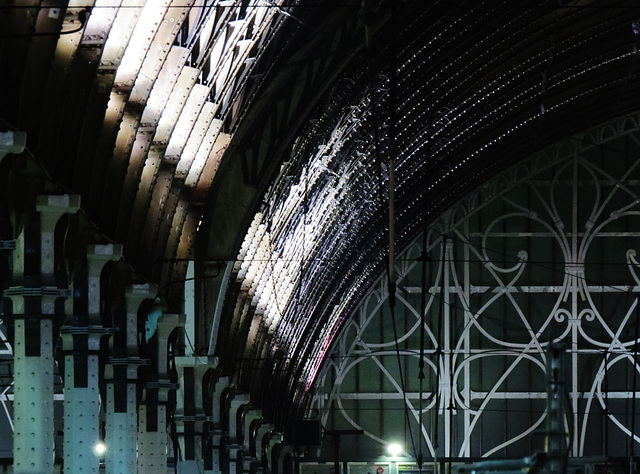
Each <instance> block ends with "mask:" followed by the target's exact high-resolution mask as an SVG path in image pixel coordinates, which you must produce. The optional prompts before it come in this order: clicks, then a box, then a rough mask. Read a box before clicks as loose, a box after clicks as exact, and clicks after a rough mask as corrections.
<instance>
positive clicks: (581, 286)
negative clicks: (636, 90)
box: [314, 124, 640, 458]
mask: <svg viewBox="0 0 640 474" xmlns="http://www.w3.org/2000/svg"><path fill="white" fill-rule="evenodd" d="M611 128H612V125H611V124H610V125H607V126H605V127H602V128H601V129H598V130H593V131H590V132H588V133H584V134H582V135H580V136H577V137H573V138H572V139H570V140H568V141H566V142H564V143H562V144H560V145H558V146H556V147H554V148H552V149H550V150H547V151H546V152H545V153H544V154H540V155H537V156H536V157H534V158H533V159H532V160H530V161H529V162H528V163H525V164H523V165H520V166H519V167H518V168H517V169H514V170H511V171H509V172H508V173H507V174H505V175H503V176H501V177H499V178H497V179H496V180H494V181H493V182H491V183H489V184H488V185H486V186H485V187H483V188H482V189H481V190H479V191H477V192H475V193H473V194H472V195H470V196H469V197H468V198H467V199H466V200H465V201H464V202H462V203H460V204H459V205H458V206H457V207H454V208H453V209H451V210H450V211H449V212H448V213H446V214H445V215H443V216H442V217H441V218H440V219H439V220H438V221H437V222H436V223H434V224H433V225H432V226H431V227H430V228H429V230H428V232H427V238H426V242H427V247H426V249H424V250H426V255H427V260H428V261H427V263H426V275H427V277H426V280H424V281H423V279H422V276H421V275H422V262H421V261H420V260H421V259H420V258H419V257H420V256H421V254H422V252H423V248H422V237H420V238H419V239H417V240H415V241H414V242H413V244H411V245H410V246H409V247H408V248H407V249H406V250H405V251H404V252H403V254H402V255H401V256H400V257H399V258H398V262H397V264H396V270H397V275H398V278H397V287H398V291H397V297H396V299H397V303H396V307H395V309H394V312H395V319H396V327H397V329H398V339H397V341H396V340H395V339H394V337H393V334H394V331H393V328H392V320H393V318H392V314H391V311H390V309H389V308H388V301H387V300H388V290H387V282H386V279H385V278H384V277H381V278H380V279H379V280H378V281H377V282H376V283H375V284H374V285H373V286H372V287H371V288H370V290H369V292H368V293H367V295H366V296H365V297H364V298H363V299H362V301H361V303H360V305H359V307H358V308H357V310H356V311H355V313H354V314H353V317H352V318H351V319H350V320H349V321H348V322H347V323H346V324H345V326H344V327H343V328H342V330H341V334H340V336H339V338H338V339H337V340H336V341H335V342H334V344H333V348H332V351H331V352H330V353H329V355H328V357H327V362H325V364H324V366H323V368H322V371H321V372H320V374H319V376H318V379H317V382H316V394H315V398H314V408H316V409H318V410H319V412H320V414H321V417H322V421H323V424H324V425H325V426H327V427H340V428H344V427H349V428H356V429H363V430H364V432H365V436H364V437H365V438H366V440H364V441H363V440H361V441H358V443H360V444H357V443H356V444H354V451H353V453H354V455H356V456H357V452H358V451H357V449H356V448H357V446H359V445H362V446H364V445H367V446H369V447H370V446H371V444H370V443H372V442H373V443H374V444H375V443H379V444H380V445H381V446H383V445H384V444H385V442H386V441H387V440H388V439H389V437H390V436H401V437H404V438H405V441H406V446H407V448H406V449H407V452H408V453H410V454H411V455H417V454H418V452H423V453H424V455H425V456H426V457H427V458H442V457H445V458H452V457H453V458H455V457H471V456H508V457H512V456H513V457H515V456H523V455H528V454H530V453H531V452H534V451H542V450H543V441H544V436H542V435H541V432H542V431H543V429H544V424H543V421H544V419H545V403H546V392H545V387H546V368H545V362H546V355H545V350H546V348H547V346H548V344H549V343H550V342H551V341H562V342H564V344H565V345H566V347H567V350H568V352H569V355H568V357H569V359H570V361H571V364H570V366H571V367H570V369H569V370H568V373H567V374H566V381H567V387H566V391H567V393H568V397H567V400H566V405H567V406H566V408H565V412H566V413H567V414H568V415H567V420H566V424H567V428H568V433H569V434H570V435H569V437H570V440H569V442H570V455H571V456H585V455H601V454H605V455H612V456H613V455H616V456H627V455H630V454H633V452H634V451H633V450H634V447H635V446H634V441H635V443H637V442H640V437H639V436H638V434H639V433H640V410H638V407H637V402H636V400H637V399H638V396H639V395H640V393H639V391H638V384H637V378H639V377H637V375H638V372H640V365H639V364H638V363H637V362H636V361H637V355H638V354H637V353H638V347H637V345H638V343H640V336H639V334H640V305H639V302H640V301H639V299H638V292H639V291H640V263H639V261H638V258H637V249H638V243H639V242H640V240H638V239H639V238H640V181H639V180H638V178H640V135H639V134H638V132H637V127H635V128H636V131H635V132H633V133H630V131H629V130H628V129H627V130H626V131H625V132H624V133H618V135H617V137H616V136H614V135H612V134H610V132H611ZM604 137H608V138H604ZM423 289H424V290H423ZM423 291H425V292H426V298H425V301H426V305H425V307H424V308H423V311H424V314H425V320H424V321H425V324H424V327H422V330H423V331H424V336H425V337H424V339H425V347H424V351H423V352H422V353H423V360H424V365H425V379H424V385H423V386H424V389H423V391H422V393H421V391H420V386H421V385H420V383H419V380H418V361H419V359H420V356H421V349H420V343H419V340H420V332H421V308H420V306H421V298H422V292H423ZM396 344H397V345H396ZM399 366H400V367H401V370H402V376H401V374H400V371H399ZM403 384H404V385H403ZM372 413H379V414H380V416H371V414H372ZM420 420H422V425H420V426H419V424H420ZM536 433H537V434H536ZM632 439H633V440H634V441H632ZM367 443H369V444H367ZM420 443H422V448H421V447H420V446H421V444H420Z"/></svg>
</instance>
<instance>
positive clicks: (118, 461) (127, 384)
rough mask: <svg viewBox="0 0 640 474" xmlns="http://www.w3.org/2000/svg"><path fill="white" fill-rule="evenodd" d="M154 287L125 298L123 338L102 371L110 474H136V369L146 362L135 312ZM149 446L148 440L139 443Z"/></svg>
mask: <svg viewBox="0 0 640 474" xmlns="http://www.w3.org/2000/svg"><path fill="white" fill-rule="evenodd" d="M157 292H158V290H157V288H156V287H155V285H150V284H143V285H132V286H131V287H130V288H129V289H128V291H127V294H126V304H127V311H126V316H125V317H126V321H124V322H123V325H122V326H121V327H123V329H124V331H121V332H124V334H115V335H114V337H113V340H112V341H113V344H112V346H113V347H112V351H111V356H110V357H109V359H108V360H107V364H106V367H105V379H106V383H107V402H106V425H107V427H106V428H107V429H106V440H105V441H106V445H107V452H106V454H105V465H106V470H107V472H109V473H113V474H128V473H132V472H136V446H137V437H138V431H137V420H138V407H137V381H138V369H139V368H140V366H142V365H148V364H149V362H148V361H146V360H143V359H140V357H139V353H138V309H139V308H140V305H141V304H142V302H143V301H145V300H150V299H153V298H154V297H155V296H156V294H157ZM142 442H143V444H148V442H149V441H148V440H142Z"/></svg>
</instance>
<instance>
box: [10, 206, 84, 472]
mask: <svg viewBox="0 0 640 474" xmlns="http://www.w3.org/2000/svg"><path fill="white" fill-rule="evenodd" d="M79 207H80V199H79V197H78V196H69V195H63V196H37V199H36V209H35V210H36V212H37V216H36V215H34V216H32V217H29V216H28V217H27V220H26V221H25V224H24V229H23V230H22V232H21V234H20V235H19V236H18V238H17V240H16V249H15V251H14V254H13V258H14V264H13V268H14V278H13V282H12V286H11V287H10V288H8V289H7V290H6V291H5V296H6V297H8V298H10V300H11V302H12V314H13V317H14V318H15V342H14V407H13V423H14V439H13V445H14V446H13V451H14V454H13V459H14V464H13V472H14V473H16V474H27V473H40V474H43V473H52V472H54V426H53V373H54V365H53V334H54V317H60V318H62V317H63V315H64V312H66V311H65V309H64V305H62V304H60V303H64V301H65V300H66V299H67V298H68V296H70V291H69V290H68V289H59V288H58V284H57V282H56V279H55V274H54V267H55V265H54V264H55V262H54V255H55V253H54V250H55V248H54V245H55V243H54V231H55V227H56V224H57V223H58V220H59V219H60V217H61V216H62V215H63V214H66V213H71V212H76V211H77V210H78V209H79ZM61 308H62V309H61Z"/></svg>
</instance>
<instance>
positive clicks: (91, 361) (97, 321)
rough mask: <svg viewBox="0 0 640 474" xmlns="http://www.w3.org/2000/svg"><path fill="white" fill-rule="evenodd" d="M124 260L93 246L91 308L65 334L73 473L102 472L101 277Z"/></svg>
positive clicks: (118, 250) (67, 452) (67, 458)
mask: <svg viewBox="0 0 640 474" xmlns="http://www.w3.org/2000/svg"><path fill="white" fill-rule="evenodd" d="M121 256H122V246H121V245H113V244H108V245H90V246H89V248H88V249H87V295H86V296H87V307H79V308H76V311H75V314H76V316H75V317H73V318H70V320H69V321H68V322H69V324H66V325H65V326H63V328H62V330H61V337H62V342H63V351H64V352H65V366H64V368H65V377H64V387H65V392H64V393H65V398H64V467H65V471H68V472H74V473H76V472H77V473H97V472H98V471H99V469H100V455H98V454H97V453H95V452H94V448H95V446H96V445H97V443H98V442H99V441H102V440H101V439H100V438H101V435H100V393H99V386H98V380H99V373H100V365H99V361H98V353H99V351H100V340H101V339H102V337H103V336H104V335H105V334H106V333H107V331H106V330H105V329H104V328H103V327H102V323H101V318H100V275H101V274H102V270H103V268H104V266H105V265H106V264H107V262H109V261H110V260H116V259H118V258H120V257H121ZM81 278H82V277H81ZM83 283H84V282H83ZM80 301H83V300H80ZM79 304H80V303H79Z"/></svg>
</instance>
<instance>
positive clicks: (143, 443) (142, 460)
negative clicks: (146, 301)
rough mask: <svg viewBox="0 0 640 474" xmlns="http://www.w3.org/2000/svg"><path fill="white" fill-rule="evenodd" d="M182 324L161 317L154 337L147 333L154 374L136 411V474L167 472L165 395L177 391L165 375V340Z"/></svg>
mask: <svg viewBox="0 0 640 474" xmlns="http://www.w3.org/2000/svg"><path fill="white" fill-rule="evenodd" d="M150 316H151V315H150ZM184 323H185V317H184V315H183V314H162V315H161V316H160V317H159V318H158V319H157V329H156V330H155V331H156V333H155V334H154V333H153V332H154V331H153V330H151V329H149V334H148V336H149V337H148V345H155V347H154V352H155V353H156V361H157V366H156V368H157V372H156V373H153V372H151V373H149V374H148V380H149V381H148V382H147V385H146V387H145V389H144V392H143V393H144V395H143V400H142V404H141V405H140V406H139V408H138V474H156V473H158V472H165V471H166V469H167V404H168V402H169V392H170V391H171V390H176V389H178V387H179V385H178V384H177V382H172V381H171V379H170V375H169V373H168V367H169V338H170V335H171V333H172V332H173V331H174V330H175V329H176V328H178V327H184ZM149 327H151V325H150V326H149Z"/></svg>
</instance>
